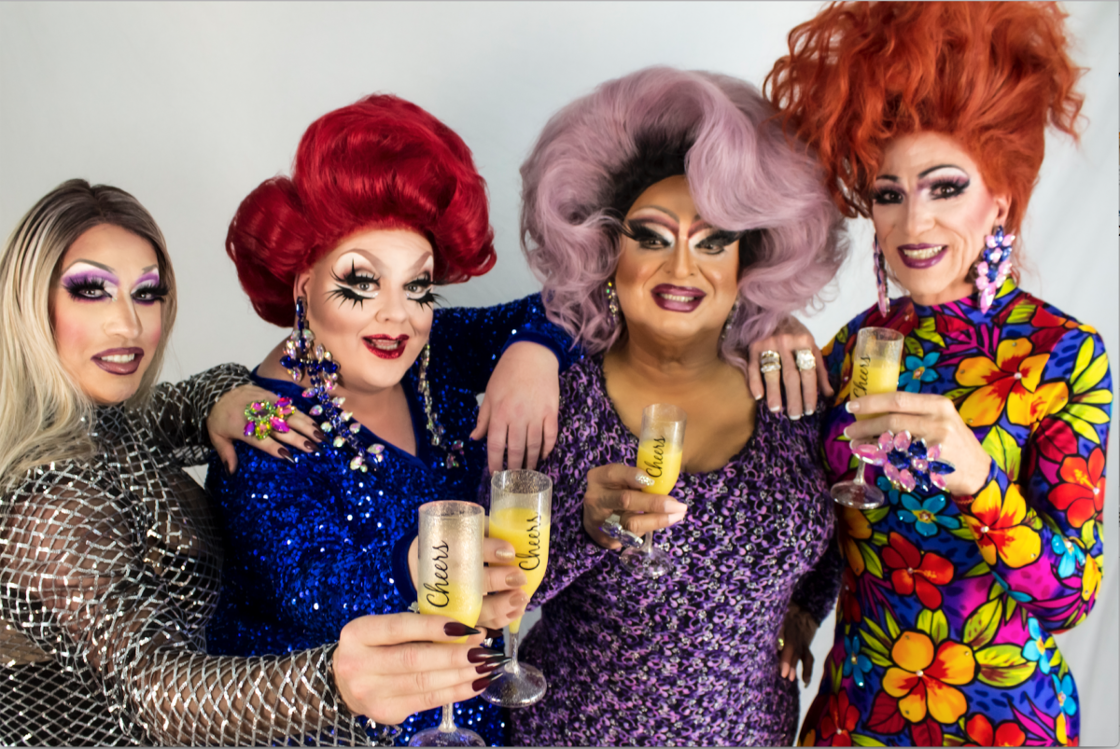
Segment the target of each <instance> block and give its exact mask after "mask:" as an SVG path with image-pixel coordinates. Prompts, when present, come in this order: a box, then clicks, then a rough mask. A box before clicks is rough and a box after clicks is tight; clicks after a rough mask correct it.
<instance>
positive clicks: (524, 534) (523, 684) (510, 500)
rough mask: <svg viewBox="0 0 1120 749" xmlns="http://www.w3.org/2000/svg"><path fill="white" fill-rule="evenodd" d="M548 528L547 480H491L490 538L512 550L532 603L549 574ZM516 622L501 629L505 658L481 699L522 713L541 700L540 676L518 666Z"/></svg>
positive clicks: (527, 476) (517, 474) (514, 475)
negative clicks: (499, 541)
mask: <svg viewBox="0 0 1120 749" xmlns="http://www.w3.org/2000/svg"><path fill="white" fill-rule="evenodd" d="M551 526H552V479H550V478H549V477H548V476H545V475H544V474H543V473H537V472H536V471H501V472H500V473H495V474H494V475H493V477H492V478H491V479H490V537H491V538H500V539H502V540H503V541H509V542H510V543H511V544H513V551H514V554H515V555H516V560H517V562H516V564H517V566H518V568H520V569H521V571H522V572H524V573H525V577H526V579H527V582H526V583H525V584H524V585H522V586H521V589H522V590H523V591H525V593H526V594H527V595H528V596H529V597H530V598H531V597H532V596H533V594H534V593H536V592H537V588H538V587H540V584H541V581H542V580H543V579H544V572H545V570H546V569H547V568H548V539H549V531H550V529H551ZM520 629H521V617H518V618H517V619H514V620H513V621H512V622H510V624H509V626H508V627H506V633H505V635H506V638H505V639H506V656H507V657H509V658H510V661H509V663H507V664H506V665H505V666H503V667H502V672H501V674H500V677H501V678H498V679H497V680H496V681H494V682H492V683H491V684H490V686H489V687H487V688H486V691H485V692H483V693H482V698H483V699H485V700H486V701H488V702H492V703H494V704H495V705H501V706H502V707H527V706H528V705H532V704H533V703H534V702H537V701H538V700H540V698H541V697H544V693H545V690H546V689H547V687H548V685H547V683H546V682H545V678H544V674H542V673H541V672H540V670H539V669H537V668H534V667H533V666H528V665H525V664H522V663H518V662H517V644H518V640H519V636H518V635H519V632H520Z"/></svg>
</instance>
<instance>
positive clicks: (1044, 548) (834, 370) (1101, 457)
mask: <svg viewBox="0 0 1120 749" xmlns="http://www.w3.org/2000/svg"><path fill="white" fill-rule="evenodd" d="M864 326H877V327H889V328H894V329H895V330H898V331H900V332H902V333H903V334H905V336H906V338H905V351H904V353H903V367H902V372H901V376H900V377H899V389H900V390H907V391H910V392H921V393H934V394H939V395H944V396H945V397H947V398H950V399H951V400H953V402H954V403H955V404H956V406H957V410H958V412H959V413H960V415H961V417H962V418H963V419H964V421H965V423H966V424H967V425H969V426H970V427H971V428H972V430H973V432H974V433H975V434H976V438H977V439H978V440H980V443H981V444H982V445H983V447H984V449H985V450H986V451H987V452H988V454H989V455H991V456H992V463H991V468H990V471H989V474H988V480H987V482H986V483H985V485H984V487H983V488H982V489H981V490H980V491H979V492H977V494H976V495H975V497H974V498H971V499H972V500H973V501H972V502H971V503H968V500H969V499H970V498H969V497H958V498H957V499H958V500H960V501H961V504H959V505H958V504H957V503H956V502H954V501H953V498H951V497H950V496H949V495H947V494H946V493H945V492H943V491H939V490H937V489H933V490H932V491H930V492H925V493H923V492H920V491H915V492H906V491H899V490H896V489H894V488H893V487H892V486H891V484H890V483H889V482H887V480H886V479H885V478H884V477H883V476H882V474H881V472H880V471H879V469H875V468H871V467H869V469H868V472H867V478H868V480H869V481H870V480H874V481H876V483H877V484H878V486H879V487H880V488H881V489H883V491H884V494H886V495H887V502H886V503H885V504H884V505H883V506H882V507H880V508H877V509H874V510H865V511H860V510H854V509H849V508H845V507H842V506H840V505H837V510H838V517H839V522H838V523H837V533H838V540H839V543H840V551H841V555H842V556H843V558H844V560H845V563H846V564H845V567H844V571H843V579H842V585H841V591H840V601H839V604H838V606H837V625H836V637H835V643H834V645H833V648H832V650H831V652H830V654H829V657H828V659H827V661H826V663H825V666H824V675H823V677H822V681H821V689H820V693H819V694H818V695H817V698H816V701H815V702H814V703H813V706H812V707H811V708H810V710H809V714H808V716H807V717H806V720H805V724H804V727H803V729H802V737H801V738H802V742H803V743H805V744H808V745H814V744H815V745H825V746H841V745H844V746H848V745H853V744H854V745H862V746H868V745H874V744H880V743H882V744H895V745H898V744H913V745H919V746H922V745H924V746H962V745H981V746H990V745H1003V746H1039V745H1052V744H1071V745H1072V744H1076V743H1077V738H1078V734H1079V718H1080V716H1079V714H1078V697H1077V687H1076V685H1075V683H1074V680H1073V675H1072V674H1071V673H1070V670H1069V666H1068V665H1067V664H1066V662H1065V660H1064V659H1063V658H1062V654H1061V653H1060V652H1059V651H1058V649H1057V647H1056V645H1055V643H1054V639H1053V634H1055V633H1057V632H1061V631H1064V630H1067V629H1069V628H1070V627H1073V626H1076V625H1077V624H1078V623H1079V622H1080V621H1081V620H1082V619H1084V618H1085V616H1086V615H1088V613H1089V611H1090V610H1091V609H1092V607H1093V603H1094V602H1095V600H1096V595H1097V590H1098V588H1099V586H1100V582H1101V569H1102V562H1103V559H1104V547H1103V543H1102V522H1101V517H1102V514H1101V513H1102V510H1103V507H1104V495H1105V492H1104V488H1105V482H1104V463H1105V450H1106V447H1107V445H1106V442H1107V438H1108V424H1109V414H1110V404H1111V403H1112V383H1111V378H1110V375H1109V370H1108V359H1107V357H1106V356H1105V352H1104V346H1103V344H1102V342H1101V338H1100V336H1099V335H1097V333H1096V331H1095V330H1094V329H1093V328H1091V327H1089V326H1087V325H1082V324H1080V323H1079V322H1078V321H1077V320H1074V319H1073V318H1071V317H1069V316H1068V315H1065V314H1063V313H1062V312H1060V311H1058V310H1057V309H1055V308H1054V307H1052V306H1050V305H1048V304H1046V303H1045V302H1042V301H1040V300H1038V299H1036V298H1034V297H1033V296H1031V295H1030V294H1027V293H1026V292H1024V291H1022V290H1020V289H1018V288H1017V287H1016V286H1015V284H1014V282H1012V281H1007V282H1006V283H1005V284H1004V285H1003V286H1002V287H1001V289H1000V292H999V295H998V296H997V298H996V300H995V301H994V302H993V304H992V306H991V308H990V309H989V311H988V312H987V313H986V314H984V313H981V312H980V310H979V308H977V307H976V306H975V303H974V301H973V300H972V299H961V300H958V301H955V302H951V303H948V304H944V305H938V306H931V307H924V306H920V305H917V304H914V303H913V301H912V300H910V299H908V298H904V299H901V300H895V301H894V303H893V304H892V307H891V313H890V314H889V315H887V317H886V318H884V317H883V316H882V315H881V314H880V313H879V312H878V310H877V309H874V308H873V309H872V310H869V311H867V312H864V313H862V314H860V315H858V316H857V317H856V318H855V319H853V320H852V321H851V322H850V323H849V324H848V325H847V326H846V327H845V328H844V329H843V330H841V331H840V332H839V333H838V334H837V335H836V337H835V338H834V339H833V341H832V342H830V343H829V344H828V346H827V347H826V348H825V352H824V353H825V359H826V362H827V364H828V368H829V375H830V377H831V378H832V382H833V384H834V386H836V385H838V387H837V388H836V389H837V395H836V398H835V404H834V407H833V408H832V409H831V410H830V412H829V415H828V417H827V419H826V422H825V442H824V446H825V453H826V460H827V463H828V469H829V474H830V475H829V477H830V479H831V480H832V481H838V480H841V479H843V478H851V477H852V475H853V474H854V470H855V468H856V461H855V459H854V458H853V456H852V453H851V450H850V448H849V442H848V441H847V440H846V438H845V437H844V435H843V430H844V428H845V427H846V426H847V425H848V424H850V423H851V422H852V420H853V417H852V416H851V415H849V414H848V413H847V412H846V411H845V410H844V408H842V407H840V406H842V404H843V403H844V402H845V401H846V400H847V399H848V397H849V394H850V390H851V382H850V377H851V369H852V365H851V356H852V349H853V347H854V344H855V339H856V332H857V331H858V330H859V329H860V328H862V327H864ZM919 436H920V435H919Z"/></svg>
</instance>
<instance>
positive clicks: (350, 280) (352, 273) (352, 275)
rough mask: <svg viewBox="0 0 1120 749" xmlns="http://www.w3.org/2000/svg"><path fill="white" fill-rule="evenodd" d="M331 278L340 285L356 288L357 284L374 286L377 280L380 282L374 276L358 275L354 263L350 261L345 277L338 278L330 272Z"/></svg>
mask: <svg viewBox="0 0 1120 749" xmlns="http://www.w3.org/2000/svg"><path fill="white" fill-rule="evenodd" d="M331 278H333V279H334V280H336V281H338V282H339V283H341V284H346V285H347V286H357V285H358V284H362V283H369V284H375V283H377V282H378V281H379V280H381V279H379V278H378V277H377V276H374V275H366V274H362V273H359V272H358V268H357V266H356V265H355V264H354V261H352V260H351V261H350V270H349V271H347V272H346V275H345V276H343V277H341V278H339V276H338V274H337V273H335V272H334V271H333V270H332V271H331Z"/></svg>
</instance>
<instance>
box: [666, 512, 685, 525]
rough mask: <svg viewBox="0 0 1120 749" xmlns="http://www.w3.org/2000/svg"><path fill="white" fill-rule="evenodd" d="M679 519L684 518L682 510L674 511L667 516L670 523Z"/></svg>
mask: <svg viewBox="0 0 1120 749" xmlns="http://www.w3.org/2000/svg"><path fill="white" fill-rule="evenodd" d="M681 520H684V513H683V512H674V513H673V514H672V515H670V516H669V522H670V523H678V522H680V521H681Z"/></svg>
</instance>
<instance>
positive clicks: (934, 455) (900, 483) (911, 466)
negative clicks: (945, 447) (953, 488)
mask: <svg viewBox="0 0 1120 749" xmlns="http://www.w3.org/2000/svg"><path fill="white" fill-rule="evenodd" d="M852 452H853V453H855V455H856V457H857V458H859V459H860V460H862V461H863V462H865V463H870V464H871V465H873V466H882V467H883V474H884V475H885V476H886V477H887V480H888V481H890V482H891V484H892V485H894V488H895V489H900V488H901V489H905V490H906V491H908V492H912V491H914V489H915V488H916V489H918V491H921V492H926V493H928V492H932V491H933V490H934V488H937V489H944V488H945V476H946V475H948V474H950V473H952V472H953V471H955V470H957V468H956V466H954V465H953V464H952V463H950V462H949V461H947V460H941V445H934V446H933V447H930V448H927V447H926V441H925V440H924V439H917V440H915V439H911V436H910V432H907V431H902V432H899V433H898V434H893V433H892V432H883V433H882V434H880V435H879V441H878V442H877V443H872V444H865V445H856V446H853V447H852Z"/></svg>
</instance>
